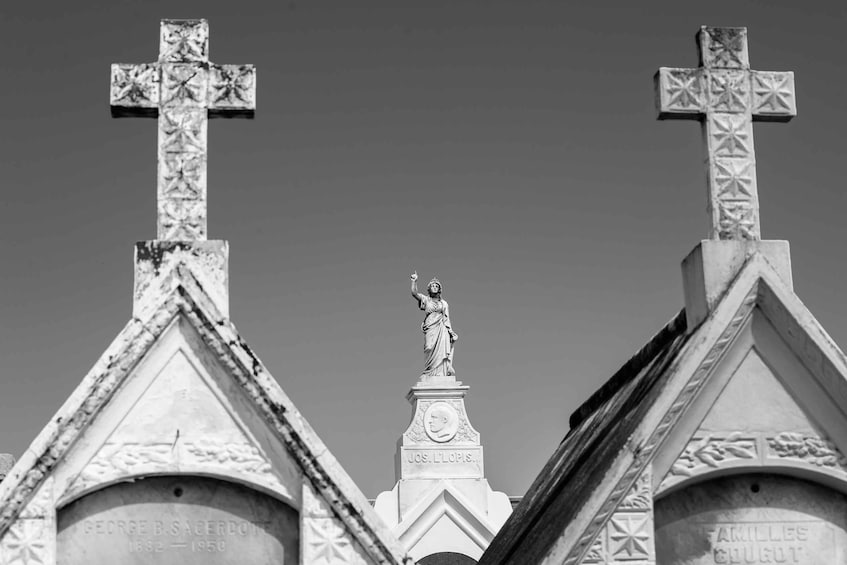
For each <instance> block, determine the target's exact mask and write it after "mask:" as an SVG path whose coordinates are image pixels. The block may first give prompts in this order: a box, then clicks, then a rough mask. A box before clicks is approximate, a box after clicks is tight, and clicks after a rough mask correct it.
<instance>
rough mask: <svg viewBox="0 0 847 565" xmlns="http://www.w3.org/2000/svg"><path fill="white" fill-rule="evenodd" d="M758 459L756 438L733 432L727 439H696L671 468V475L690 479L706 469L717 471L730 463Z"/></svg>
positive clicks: (709, 436) (709, 437) (705, 437)
mask: <svg viewBox="0 0 847 565" xmlns="http://www.w3.org/2000/svg"><path fill="white" fill-rule="evenodd" d="M758 458H759V450H758V447H757V441H756V438H755V437H750V436H749V435H747V436H745V435H744V434H743V433H742V432H733V433H731V434H729V435H728V436H726V437H715V436H711V435H707V436H704V437H699V438H698V437H695V438H693V439H692V440H691V441H690V442H689V443H688V446H687V447H686V448H685V450H684V451H683V452H682V455H680V456H679V459H677V460H676V462H675V463H674V464H673V465H672V466H671V470H670V474H671V475H676V476H683V477H690V476H692V475H695V474H697V472H698V471H699V470H700V469H703V468H704V467H709V468H712V469H716V468H718V467H721V466H725V465H726V464H727V463H729V462H730V461H734V460H741V459H745V460H751V459H753V460H755V459H758Z"/></svg>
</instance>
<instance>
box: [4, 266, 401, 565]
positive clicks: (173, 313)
mask: <svg viewBox="0 0 847 565" xmlns="http://www.w3.org/2000/svg"><path fill="white" fill-rule="evenodd" d="M172 274H173V275H174V276H171V277H168V279H167V280H164V279H162V280H161V281H160V284H161V286H162V288H161V293H160V294H158V296H159V297H160V300H159V302H158V305H156V306H154V307H151V308H146V309H145V311H144V313H143V314H142V315H141V317H133V318H132V319H131V320H130V321H129V322H128V323H127V324H126V326H125V327H124V328H123V330H122V331H121V332H120V333H119V334H118V336H117V337H116V338H115V340H114V341H113V342H112V343H111V345H110V346H109V347H108V348H107V349H106V351H105V352H104V353H103V355H102V356H101V357H100V359H99V360H98V361H97V362H96V363H95V364H94V366H93V367H92V369H91V370H90V371H89V372H88V374H87V375H86V376H85V378H84V379H83V380H82V382H81V383H80V384H79V386H78V387H77V389H76V390H75V391H74V392H73V393H72V394H71V396H70V397H69V398H68V400H67V401H66V402H65V404H64V405H63V406H62V407H61V408H60V409H59V410H58V412H57V413H56V414H55V415H54V416H53V417H52V418H51V420H50V421H49V423H48V424H47V425H46V426H45V427H44V428H43V429H42V431H41V432H40V433H39V435H38V436H37V437H36V439H35V440H34V441H33V442H32V444H31V445H30V447H29V448H28V449H27V450H26V452H25V453H24V454H23V455H22V456H21V458H20V460H18V462H17V463H16V464H15V466H14V467H13V468H12V469H11V471H10V472H9V474H8V476H7V477H6V479H5V480H4V481H2V483H0V537H2V535H3V534H4V532H5V531H6V530H7V529H8V528H9V527H10V525H12V524H13V523H14V522H15V520H16V519H17V518H18V516H19V515H20V514H21V512H23V511H24V509H25V507H26V506H27V503H28V502H29V501H30V499H31V498H32V497H33V496H34V495H35V494H36V493H37V491H38V489H39V487H40V486H41V485H42V484H43V483H44V482H45V481H46V480H47V479H48V478H49V477H50V476H51V472H52V471H53V469H54V468H55V467H56V466H57V465H58V464H59V463H60V462H61V461H62V459H63V457H64V456H65V455H66V454H67V453H68V452H69V451H70V450H71V448H72V447H73V445H74V443H75V441H76V440H77V439H78V438H79V437H80V436H81V434H82V433H83V432H84V430H85V429H86V428H88V427H89V426H90V425H91V424H92V422H93V421H94V419H95V417H96V416H97V414H98V413H99V412H100V411H101V409H103V408H104V407H105V406H106V405H107V404H108V403H109V402H110V400H111V398H112V397H113V395H114V394H120V391H119V388H120V385H121V383H122V382H124V380H126V379H127V378H128V377H129V376H130V375H131V373H132V372H133V369H134V368H135V367H136V366H137V365H138V364H139V363H140V362H141V360H142V359H143V358H144V357H145V355H147V353H148V352H150V351H151V349H152V348H153V347H154V345H156V343H157V341H158V340H159V339H160V338H161V337H162V336H163V334H164V333H165V331H166V330H167V328H168V327H169V326H170V325H171V323H172V322H173V321H174V319H175V318H177V317H182V318H184V319H185V320H187V321H188V322H189V323H190V324H191V325H192V326H193V328H194V330H196V332H197V334H199V335H200V336H201V338H202V340H203V342H204V343H205V345H206V346H207V347H208V350H209V351H210V352H211V353H212V354H213V355H214V356H215V357H217V360H218V361H219V362H220V363H221V364H222V365H223V366H224V367H225V368H226V369H227V371H228V372H229V374H230V375H231V376H232V378H234V379H235V380H236V381H237V382H238V384H239V385H240V387H241V388H242V390H243V391H244V393H245V394H246V396H247V397H248V398H250V399H251V400H252V401H253V402H254V404H255V406H256V408H257V410H258V412H259V413H260V414H262V416H263V417H264V419H265V421H266V423H267V424H268V425H269V427H270V428H271V429H273V430H274V431H275V432H276V434H277V436H278V437H279V439H280V440H281V442H282V443H283V444H284V445H285V447H286V449H287V450H288V452H289V454H290V455H291V456H292V458H293V459H294V460H295V461H296V462H297V463H298V465H299V467H300V469H301V471H302V472H303V474H304V475H305V476H306V477H308V479H309V481H310V483H311V485H312V486H313V488H314V490H315V491H316V492H317V493H319V495H320V496H321V497H322V498H323V499H324V500H325V501H326V502H327V504H328V505H329V506H330V507H331V509H332V510H333V512H334V513H335V515H336V516H337V517H338V518H339V519H340V520H341V521H342V522H343V524H344V525H345V526H346V528H347V529H348V530H349V531H350V532H351V533H352V534H353V536H354V537H355V539H356V541H357V542H358V543H359V544H361V546H362V547H363V548H364V549H365V550H366V551H367V552H368V554H369V555H371V556H372V557H373V558H375V559H376V562H378V563H386V564H388V563H398V564H399V563H410V561H409V558H408V557H407V556H405V552H404V551H403V549H402V548H401V547H399V545H398V542H397V541H396V539H395V538H394V536H393V535H391V534H390V532H389V531H388V529H387V527H386V526H385V525H384V524H383V523H382V521H381V520H380V519H379V517H378V516H377V515H376V514H375V512H374V510H373V508H372V507H371V506H370V504H369V503H368V501H367V499H366V498H365V497H364V495H363V494H362V493H361V491H360V490H359V489H358V488H357V487H356V486H355V484H354V483H353V481H352V479H351V478H350V477H349V475H347V473H346V472H345V471H344V470H343V469H342V467H341V466H340V465H339V463H338V462H337V460H336V459H335V458H334V457H333V455H332V454H331V453H330V452H329V450H328V449H327V448H326V446H325V445H324V443H323V442H322V441H321V440H320V438H319V437H318V435H317V434H316V433H315V431H314V430H313V429H312V427H311V426H310V425H309V423H308V422H307V421H306V420H305V418H303V416H302V415H301V414H300V412H299V410H298V409H297V408H296V407H295V406H294V404H293V403H292V402H291V400H290V399H289V398H288V396H287V395H286V394H285V392H284V391H283V390H282V388H281V387H280V386H279V384H278V383H277V382H276V380H275V379H274V378H273V377H272V376H271V374H270V373H269V372H268V371H267V369H266V368H265V367H264V365H263V364H262V362H261V361H260V360H259V358H258V357H257V356H256V355H255V354H254V353H253V351H252V350H251V349H250V348H249V347H248V346H247V344H246V342H245V341H244V339H243V338H242V337H241V336H240V335H239V333H238V331H237V330H236V328H235V326H234V325H233V323H232V322H231V321H230V320H229V318H228V317H226V316H225V315H223V314H222V313H221V312H220V310H219V309H218V307H217V306H216V302H215V300H214V299H213V298H212V297H210V296H209V294H208V293H207V292H206V290H205V289H204V287H203V285H202V282H201V281H202V279H201V278H198V277H195V275H194V273H193V272H192V269H191V268H189V267H188V266H187V265H186V264H180V265H177V266H175V267H174V269H173V273H172Z"/></svg>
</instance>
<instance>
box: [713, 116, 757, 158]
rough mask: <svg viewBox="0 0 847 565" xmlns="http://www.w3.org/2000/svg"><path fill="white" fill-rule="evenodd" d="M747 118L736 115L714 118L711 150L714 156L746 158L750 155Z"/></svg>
mask: <svg viewBox="0 0 847 565" xmlns="http://www.w3.org/2000/svg"><path fill="white" fill-rule="evenodd" d="M747 126H748V122H747V118H746V117H745V116H743V115H738V114H727V115H716V116H714V128H713V129H712V131H711V134H712V150H713V151H714V152H715V154H716V155H722V156H728V157H746V156H748V155H749V154H750V131H749V128H748V127H747Z"/></svg>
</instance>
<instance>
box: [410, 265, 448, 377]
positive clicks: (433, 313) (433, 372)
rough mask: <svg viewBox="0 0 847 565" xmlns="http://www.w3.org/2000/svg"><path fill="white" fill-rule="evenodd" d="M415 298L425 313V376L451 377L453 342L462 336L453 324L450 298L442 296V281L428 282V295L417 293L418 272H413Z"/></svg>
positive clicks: (423, 327) (422, 327) (413, 294)
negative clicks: (455, 330)
mask: <svg viewBox="0 0 847 565" xmlns="http://www.w3.org/2000/svg"><path fill="white" fill-rule="evenodd" d="M410 278H411V279H412V297H413V298H414V299H415V300H417V302H418V307H419V308H420V309H421V310H423V311H424V312H426V316H425V317H424V321H423V323H422V324H421V329H422V330H423V333H424V356H425V357H426V366H425V368H424V372H423V376H426V377H452V376H455V374H456V373H455V371H454V370H453V344H455V343H456V340H458V339H459V336H458V335H457V334H456V332H454V331H453V328H452V326H451V325H450V310H449V307H448V306H447V301H446V300H444V299H443V298H441V289H442V286H441V281H439V280H438V279H432V280H431V281H429V284H428V285H427V294H428V296H427V295H424V294H422V293H420V292H418V273H417V271H416V272H414V273H412V275H411V277H410Z"/></svg>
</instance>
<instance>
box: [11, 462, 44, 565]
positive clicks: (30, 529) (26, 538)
mask: <svg viewBox="0 0 847 565" xmlns="http://www.w3.org/2000/svg"><path fill="white" fill-rule="evenodd" d="M55 562H56V511H55V509H54V508H53V479H52V478H48V479H47V480H46V481H45V482H44V484H42V485H41V487H40V488H39V489H38V492H37V493H36V495H35V497H33V499H32V500H31V501H30V502H29V503H28V504H27V505H26V508H24V510H23V511H22V512H21V514H20V515H19V516H18V518H17V520H15V521H14V522H13V523H12V525H11V526H10V527H9V529H8V530H7V531H6V533H5V535H3V536H2V537H0V563H2V565H41V564H44V565H52V564H54V563H55Z"/></svg>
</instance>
